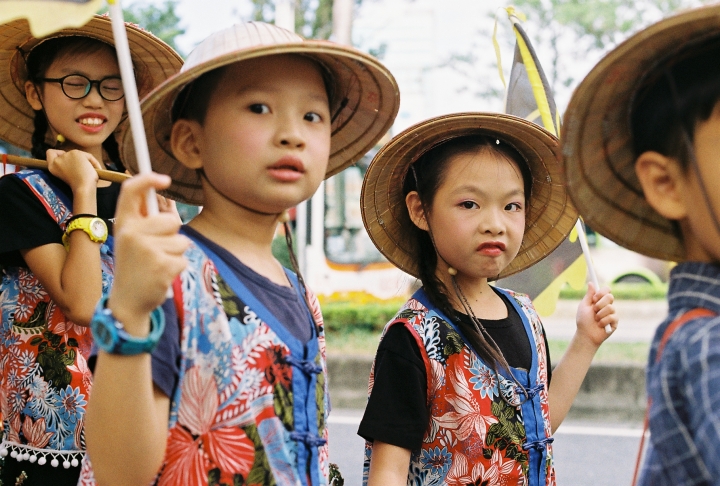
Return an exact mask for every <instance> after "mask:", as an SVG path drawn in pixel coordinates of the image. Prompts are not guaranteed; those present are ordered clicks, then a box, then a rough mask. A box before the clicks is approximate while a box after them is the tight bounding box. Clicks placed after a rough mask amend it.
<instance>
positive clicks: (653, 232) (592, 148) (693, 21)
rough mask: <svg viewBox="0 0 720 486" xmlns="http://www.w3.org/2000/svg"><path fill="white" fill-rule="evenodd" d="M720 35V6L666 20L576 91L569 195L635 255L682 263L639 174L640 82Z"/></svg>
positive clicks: (568, 151)
mask: <svg viewBox="0 0 720 486" xmlns="http://www.w3.org/2000/svg"><path fill="white" fill-rule="evenodd" d="M718 36H720V6H718V5H714V6H707V7H702V8H698V9H694V10H690V11H687V12H684V13H681V14H678V15H675V16H673V17H669V18H667V19H664V20H662V21H660V22H658V23H656V24H654V25H651V26H650V27H648V28H647V29H644V30H642V31H640V32H638V33H637V34H635V35H634V36H632V37H630V38H629V39H627V40H626V41H625V42H623V43H622V44H620V45H619V46H618V47H617V48H615V49H614V50H613V51H611V52H610V53H609V54H608V55H607V56H605V58H603V59H602V60H601V61H600V62H599V63H598V64H597V66H595V67H594V68H593V69H592V70H591V71H590V73H589V74H588V75H587V77H586V78H585V79H584V80H583V81H582V82H581V83H580V85H579V86H578V88H577V89H576V90H575V92H574V94H573V96H572V98H571V100H570V103H569V105H568V108H567V111H566V112H565V117H564V124H563V130H562V135H561V137H560V138H561V140H562V154H563V160H564V166H565V174H566V177H567V181H568V186H569V188H568V191H569V193H570V196H571V198H572V200H573V202H574V203H575V205H576V207H577V208H578V211H579V212H580V214H582V216H583V219H584V221H585V223H586V224H587V225H588V226H590V227H591V228H592V229H593V230H594V231H597V232H598V233H600V234H602V235H603V236H606V237H607V238H609V239H610V240H612V241H614V242H615V243H617V244H619V245H621V246H623V247H625V248H628V249H630V250H632V251H635V252H638V253H642V254H643V255H647V256H650V257H653V258H660V259H663V260H673V261H681V260H683V259H684V257H685V251H684V247H683V244H682V241H681V240H680V238H679V236H678V235H677V234H676V233H675V231H674V229H673V224H672V222H671V221H669V220H668V219H666V218H664V217H662V216H661V215H660V214H658V213H657V212H656V211H655V210H654V209H653V208H652V207H651V206H650V205H649V204H648V203H647V201H646V200H645V197H644V196H643V191H642V187H641V186H640V182H639V180H638V178H637V176H636V174H635V159H636V157H635V154H634V150H633V143H632V130H631V122H630V116H631V114H630V109H631V106H632V103H633V99H634V97H635V94H636V92H637V90H638V88H639V87H640V84H641V80H642V79H643V78H644V77H645V76H646V75H648V73H650V72H652V71H653V70H654V68H655V67H656V66H657V65H658V64H660V63H662V62H663V61H664V60H665V59H668V58H671V57H672V56H673V54H674V53H676V52H677V51H678V50H679V49H686V48H687V47H688V45H692V44H694V43H699V42H702V41H704V40H706V39H708V38H710V37H718Z"/></svg>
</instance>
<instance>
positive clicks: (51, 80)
mask: <svg viewBox="0 0 720 486" xmlns="http://www.w3.org/2000/svg"><path fill="white" fill-rule="evenodd" d="M71 76H78V77H80V78H83V79H85V80H86V81H87V82H88V87H87V88H86V89H87V91H86V92H85V94H84V95H82V96H80V97H79V98H74V97H72V96H70V95H69V94H67V92H66V91H65V80H66V79H67V78H69V77H71ZM107 79H120V80H121V79H122V78H121V77H120V76H106V77H104V78H102V79H90V78H88V77H87V76H84V75H82V74H68V75H65V76H63V77H61V78H37V81H42V82H46V83H47V82H49V83H59V84H60V89H61V90H62V92H63V94H64V95H65V96H67V97H68V98H70V99H71V100H81V99H83V98H85V97H87V95H89V94H90V91H92V89H93V86H96V87H97V88H96V90H97V92H98V94H99V95H100V97H101V98H102V99H104V100H105V101H109V102H113V101H120V100H121V99H123V98H124V97H125V90H123V94H122V96H120V97H119V98H117V99H115V100H109V99H107V98H106V97H105V96H104V95H103V94H102V90H101V89H100V85H101V84H102V82H103V81H105V80H107Z"/></svg>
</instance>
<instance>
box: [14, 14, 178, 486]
mask: <svg viewBox="0 0 720 486" xmlns="http://www.w3.org/2000/svg"><path fill="white" fill-rule="evenodd" d="M128 35H129V38H130V43H131V45H133V49H132V51H133V52H132V54H133V61H134V63H135V66H136V69H137V72H138V76H139V79H138V81H139V85H140V86H141V88H143V92H146V91H149V89H150V88H152V87H153V86H154V85H156V84H159V82H160V81H161V80H163V79H165V78H166V77H168V76H169V75H170V74H173V73H174V72H176V71H177V70H179V69H180V65H181V64H182V60H181V58H180V57H179V56H178V55H177V54H176V53H175V52H174V51H173V50H172V49H171V48H170V47H169V46H167V45H166V44H165V43H163V42H162V41H160V40H159V39H157V38H155V37H154V36H153V35H152V34H150V33H149V32H145V31H143V30H140V29H138V28H136V27H133V26H128ZM0 51H2V52H4V53H7V52H9V53H10V55H9V56H4V57H3V58H2V59H4V60H5V61H4V62H5V63H6V64H5V65H4V66H2V69H1V70H0V91H2V96H0V114H1V115H0V116H2V117H3V121H2V123H0V138H2V139H3V140H5V141H7V142H10V143H12V144H14V145H16V146H18V147H22V148H24V149H29V150H32V154H33V156H34V157H36V158H40V159H45V158H46V156H47V161H48V163H49V170H47V171H41V170H24V171H21V172H18V173H16V174H11V175H7V176H5V177H3V178H2V179H0V228H2V229H1V230H0V266H2V268H3V271H2V280H1V281H0V320H1V324H0V333H1V335H2V338H1V339H0V390H1V391H0V396H1V397H2V401H1V402H0V406H1V407H2V416H3V418H4V421H3V426H4V436H3V442H2V445H0V456H3V457H4V458H5V459H4V466H3V467H2V474H1V475H0V480H1V483H2V484H7V485H15V484H23V485H25V486H28V485H41V484H42V485H46V484H53V485H64V484H68V485H69V484H72V485H74V484H77V480H78V475H79V472H80V467H79V462H80V460H81V459H82V457H83V455H84V449H85V439H84V434H83V423H84V419H85V417H84V415H85V406H86V404H87V398H88V393H89V392H90V379H91V375H90V372H89V370H88V367H87V364H86V360H87V358H88V357H89V352H90V347H91V345H92V339H91V334H90V332H88V330H87V326H88V325H89V323H90V318H91V316H92V314H93V309H94V307H95V304H96V303H97V301H98V300H99V299H100V296H101V294H102V293H103V292H106V291H107V290H108V288H109V285H110V282H111V279H112V265H113V263H112V243H111V239H112V237H111V236H108V234H109V233H110V232H109V230H108V228H112V223H111V221H112V218H113V215H114V212H115V204H116V200H117V195H118V193H119V190H120V185H119V184H116V183H115V184H110V183H108V182H105V181H99V180H98V176H97V172H96V169H100V168H102V169H106V168H107V169H110V170H116V171H121V172H122V171H124V170H125V169H124V167H123V165H122V163H121V162H120V158H119V154H118V145H117V142H116V141H115V138H114V136H113V133H114V132H115V130H116V128H117V127H118V124H119V123H120V121H121V119H122V117H123V112H124V106H125V103H124V99H123V88H122V84H121V81H120V77H119V76H120V72H119V68H118V64H117V60H116V57H115V49H114V47H113V37H112V29H111V25H110V20H109V19H108V18H101V17H95V18H93V19H92V20H91V21H90V22H89V23H88V24H87V25H85V26H84V27H81V28H77V29H65V30H62V31H60V32H57V33H54V34H52V36H51V37H49V38H45V39H36V38H33V37H32V36H31V34H30V31H29V30H28V24H27V22H25V21H24V20H20V21H15V22H11V23H9V24H6V25H3V26H2V29H0Z"/></svg>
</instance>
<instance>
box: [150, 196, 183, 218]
mask: <svg viewBox="0 0 720 486" xmlns="http://www.w3.org/2000/svg"><path fill="white" fill-rule="evenodd" d="M155 196H156V197H157V203H158V210H159V211H160V212H161V213H170V214H174V215H175V216H176V217H177V220H178V221H179V222H180V224H182V218H181V217H180V213H178V210H177V204H176V203H175V201H173V200H172V199H170V198H167V197H165V196H161V195H160V194H156V195H155Z"/></svg>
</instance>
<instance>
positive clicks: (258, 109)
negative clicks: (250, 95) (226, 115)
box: [250, 103, 270, 115]
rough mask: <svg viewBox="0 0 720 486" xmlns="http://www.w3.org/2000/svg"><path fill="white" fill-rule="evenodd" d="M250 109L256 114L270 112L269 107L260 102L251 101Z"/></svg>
mask: <svg viewBox="0 0 720 486" xmlns="http://www.w3.org/2000/svg"><path fill="white" fill-rule="evenodd" d="M250 111H252V112H253V113H257V114H258V115H265V114H267V113H270V108H269V107H268V105H264V104H262V103H253V104H252V105H250Z"/></svg>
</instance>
